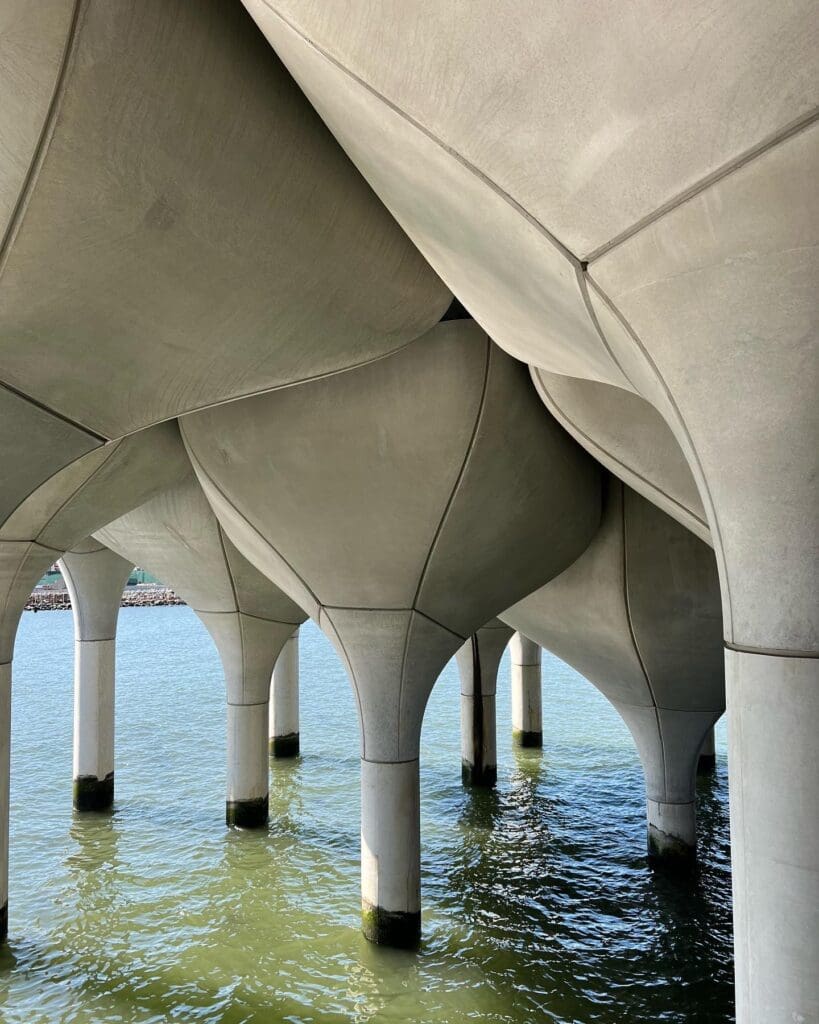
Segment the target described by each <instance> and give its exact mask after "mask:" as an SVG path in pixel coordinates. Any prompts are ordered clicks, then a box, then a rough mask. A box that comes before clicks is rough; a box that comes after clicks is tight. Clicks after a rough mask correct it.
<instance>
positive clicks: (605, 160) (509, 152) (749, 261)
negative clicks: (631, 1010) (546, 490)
mask: <svg viewBox="0 0 819 1024" xmlns="http://www.w3.org/2000/svg"><path fill="white" fill-rule="evenodd" d="M245 2H246V6H247V7H248V9H249V10H250V11H251V13H252V14H253V16H254V17H255V18H256V20H257V22H258V23H259V24H260V26H261V27H262V29H263V30H264V32H265V34H266V35H267V37H268V39H269V40H270V41H271V43H272V44H273V45H274V47H275V48H276V50H277V52H278V53H279V55H280V56H281V57H282V59H283V60H284V61H285V62H286V64H287V65H288V67H289V68H290V70H291V71H292V73H293V74H294V76H295V77H296V79H297V81H299V83H300V84H301V85H302V87H303V88H304V90H305V92H306V94H307V95H308V97H309V98H310V100H311V102H313V104H314V105H315V106H316V108H317V109H318V110H319V112H320V113H321V115H322V117H323V118H324V119H325V121H326V122H327V124H328V125H329V126H330V127H331V129H332V130H333V132H334V134H335V135H336V137H337V138H338V139H339V140H340V141H341V143H342V145H343V146H344V147H345V149H346V150H347V152H348V153H349V155H350V156H351V157H352V159H353V160H354V162H355V163H356V164H357V166H358V167H359V168H360V169H361V170H362V172H363V173H364V174H365V176H366V177H367V178H368V180H369V181H370V182H371V183H372V184H373V187H374V188H375V189H376V191H377V192H378V194H379V195H380V196H381V198H382V199H383V200H384V202H385V203H386V205H387V206H388V207H389V208H390V210H391V211H392V212H393V213H394V215H395V216H396V218H397V219H398V221H399V223H400V224H401V225H402V226H403V227H404V229H405V230H406V231H407V233H408V234H409V235H410V237H412V238H413V240H414V241H415V242H416V244H417V245H418V246H419V248H420V249H421V251H422V252H423V253H424V255H425V256H426V257H427V259H428V260H429V261H430V263H431V264H432V266H433V267H434V268H435V269H436V270H437V271H438V272H439V273H440V274H441V276H442V277H443V279H444V280H445V281H446V282H447V284H448V285H449V286H450V287H451V288H452V289H453V290H454V291H455V293H456V294H457V295H458V298H459V299H460V300H461V301H462V302H463V303H464V304H465V305H466V307H467V308H468V309H469V310H470V312H471V313H472V314H473V315H474V316H475V317H476V319H477V320H478V321H479V322H480V323H481V324H482V326H483V327H484V328H485V329H486V330H487V331H488V332H489V333H490V334H491V335H492V337H493V338H494V339H496V340H497V342H498V344H499V345H501V346H502V347H504V348H506V349H507V350H508V351H510V352H511V353H513V354H514V355H516V356H518V357H519V358H522V359H525V360H526V361H527V362H528V363H530V364H531V365H534V366H537V367H541V368H543V369H545V370H547V371H549V372H552V373H558V374H566V375H569V376H573V377H578V378H587V379H589V380H596V381H602V382H606V383H609V384H613V385H616V386H619V387H622V388H625V389H627V390H628V389H631V390H634V391H637V392H638V393H639V394H641V395H642V396H643V397H644V398H646V399H648V400H649V401H651V402H652V403H653V404H654V405H655V406H656V408H657V409H658V410H659V411H660V412H661V413H662V415H663V416H664V418H665V419H666V421H667V422H668V424H669V426H670V427H671V428H672V430H673V432H674V434H675V436H676V438H677V441H678V442H679V444H680V446H681V448H682V449H683V452H684V454H685V457H686V460H687V461H688V463H689V466H690V467H691V470H692V473H693V474H694V478H695V480H696V482H697V487H698V490H699V493H700V496H701V499H702V501H703V505H704V507H705V511H706V515H707V518H708V523H709V527H710V529H711V532H712V536H713V539H714V544H715V550H716V553H717V558H718V564H719V567H720V578H721V584H722V599H723V621H724V629H725V637H726V639H727V640H728V641H729V642H730V644H732V645H734V646H740V647H744V648H748V649H755V650H759V651H762V652H765V651H779V652H784V653H786V654H788V653H789V654H794V655H800V654H804V653H806V652H807V653H811V652H813V653H815V652H816V650H817V642H819V620H817V615H819V601H817V600H816V595H817V591H819V582H818V581H817V570H816V566H817V559H816V547H815V536H814V531H813V526H812V524H813V510H814V508H815V504H816V499H817V486H818V485H817V479H819V473H817V449H816V445H815V438H816V436H817V431H818V430H819V425H818V424H817V420H816V417H817V415H819V414H818V413H817V411H816V410H817V405H816V402H815V401H814V395H815V392H816V385H817V366H819V359H817V358H816V333H817V332H816V329H815V321H816V288H815V282H816V278H817V273H819V272H818V271H817V267H816V263H815V260H816V252H817V245H816V237H817V235H816V232H817V228H819V195H818V194H817V190H816V189H815V187H813V184H814V181H815V178H816V172H817V167H819V151H818V150H817V136H819V132H817V130H816V127H815V121H816V116H817V106H816V94H817V90H816V82H817V80H819V68H818V67H817V64H818V63H819V59H818V58H817V54H819V47H817V46H816V45H815V31H814V30H813V29H812V25H813V21H814V19H813V17H812V15H813V12H812V8H811V5H810V4H809V3H808V0H794V2H791V3H787V4H784V5H782V4H780V5H774V6H772V5H766V4H762V3H759V2H755V3H754V4H753V5H752V9H750V10H749V9H748V8H747V7H746V6H741V7H740V6H738V5H736V4H733V3H730V2H729V0H709V2H707V3H706V4H705V5H704V6H701V7H700V8H698V17H697V19H696V20H695V21H693V22H692V19H691V17H690V12H687V11H683V10H682V9H681V10H680V11H679V12H677V13H676V14H675V13H674V12H669V11H668V9H667V7H666V6H664V5H656V4H652V3H644V4H641V5H638V7H636V8H633V9H632V8H629V10H628V11H627V12H626V11H624V12H612V11H611V10H609V9H606V11H605V12H599V13H595V12H593V11H589V10H588V9H587V8H586V7H585V6H584V7H578V6H577V5H570V4H558V5H553V6H552V7H551V8H550V9H549V10H548V11H547V10H544V9H543V7H542V5H536V4H534V3H525V4H520V5H517V6H515V7H514V8H512V9H510V8H508V7H507V6H503V5H500V6H499V5H491V4H489V3H488V0H484V2H481V3H479V4H478V5H471V6H470V8H469V12H468V15H465V14H464V12H463V11H461V10H459V9H457V8H442V7H441V6H440V5H435V4H433V3H422V4H420V5H418V4H416V5H403V4H398V3H388V4H384V5H382V6H381V7H379V9H378V11H377V12H376V11H374V10H373V9H372V7H371V5H364V4H353V5H349V6H346V7H345V8H344V9H343V12H342V10H341V9H328V8H327V7H326V5H323V4H319V3H317V2H315V0H245ZM387 25H388V26H389V30H388V31H387V29H386V26H387ZM407 40H410V41H411V43H410V44H409V45H408V44H407ZM391 43H392V45H390V44H391ZM442 47H443V48H445V51H446V52H445V54H442V53H441V48H442ZM453 55H455V56H454V57H453ZM467 55H468V56H467ZM478 55H479V56H478ZM681 95H684V96H685V102H681V101H680V97H681ZM476 210H480V217H476V216H475V211H476Z"/></svg>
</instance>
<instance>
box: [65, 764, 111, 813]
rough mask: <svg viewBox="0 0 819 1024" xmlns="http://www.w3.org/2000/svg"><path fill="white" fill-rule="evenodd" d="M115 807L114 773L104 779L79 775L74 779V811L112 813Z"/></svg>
mask: <svg viewBox="0 0 819 1024" xmlns="http://www.w3.org/2000/svg"><path fill="white" fill-rule="evenodd" d="M113 806H114V773H113V772H109V773H108V774H107V775H106V776H105V778H104V779H98V778H97V777H96V776H95V775H79V776H78V777H77V778H76V779H74V810H76V811H110V810H111V808H112V807H113Z"/></svg>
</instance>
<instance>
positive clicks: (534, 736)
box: [512, 729, 543, 747]
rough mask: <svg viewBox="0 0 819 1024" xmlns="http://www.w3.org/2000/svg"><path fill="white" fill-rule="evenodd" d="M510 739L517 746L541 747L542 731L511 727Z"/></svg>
mask: <svg viewBox="0 0 819 1024" xmlns="http://www.w3.org/2000/svg"><path fill="white" fill-rule="evenodd" d="M512 740H513V741H514V742H515V743H516V744H517V745H518V746H519V747H542V746H543V733H542V732H528V731H527V730H525V729H513V730H512Z"/></svg>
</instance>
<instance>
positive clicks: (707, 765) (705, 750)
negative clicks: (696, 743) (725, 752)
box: [697, 729, 717, 775]
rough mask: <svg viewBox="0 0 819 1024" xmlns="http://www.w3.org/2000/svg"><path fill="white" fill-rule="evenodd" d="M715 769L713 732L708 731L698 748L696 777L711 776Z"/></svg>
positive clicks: (715, 758)
mask: <svg viewBox="0 0 819 1024" xmlns="http://www.w3.org/2000/svg"><path fill="white" fill-rule="evenodd" d="M716 768H717V748H716V743H715V741H714V730H713V729H709V730H708V732H707V733H706V735H705V739H704V740H703V741H702V746H701V747H700V757H699V760H698V761H697V775H713V773H714V772H715V771H716Z"/></svg>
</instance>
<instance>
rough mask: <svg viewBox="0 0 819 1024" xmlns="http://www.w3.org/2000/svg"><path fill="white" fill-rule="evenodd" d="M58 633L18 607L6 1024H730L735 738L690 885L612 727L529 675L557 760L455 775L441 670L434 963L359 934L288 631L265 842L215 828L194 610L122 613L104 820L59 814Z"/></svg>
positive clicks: (321, 737)
mask: <svg viewBox="0 0 819 1024" xmlns="http://www.w3.org/2000/svg"><path fill="white" fill-rule="evenodd" d="M72 644H73V632H72V622H71V616H70V615H69V614H68V613H67V612H41V613H39V614H33V613H26V614H25V615H24V617H23V622H22V625H21V628H20V632H19V635H18V640H17V649H16V657H15V679H14V698H13V738H12V793H11V896H10V903H9V914H10V941H9V948H8V949H7V950H6V951H5V952H3V953H2V954H0V1019H1V1020H2V1021H3V1022H6V1024H46V1022H47V1024H55V1022H60V1024H69V1022H70V1024H92V1022H93V1024H103V1022H104V1024H114V1022H123V1024H160V1022H161V1024H166V1022H172V1021H179V1022H183V1024H194V1022H208V1024H216V1022H218V1024H240V1022H241V1024H262V1022H271V1021H288V1022H293V1024H307V1022H311V1024H312V1022H315V1024H331V1022H339V1024H340V1022H360V1024H364V1022H381V1021H383V1022H398V1021H403V1022H415V1021H418V1022H424V1024H427V1022H429V1024H467V1022H475V1021H480V1022H491V1024H501V1022H503V1024H522V1022H539V1021H546V1022H561V1024H569V1022H572V1024H574V1022H577V1024H592V1022H601V1024H632V1022H635V1024H659V1022H673V1024H726V1022H728V1021H730V1020H732V1014H733V997H732V988H731V986H732V976H731V971H732V962H731V934H730V928H731V922H730V874H729V849H728V814H727V785H726V783H727V778H726V776H727V770H726V763H725V744H724V733H723V729H722V728H721V727H718V730H717V751H718V769H717V775H716V778H715V779H714V780H706V781H704V782H702V783H701V784H700V792H699V801H700V837H701V850H700V853H701V858H700V859H701V867H700V870H699V871H698V872H697V873H696V874H695V875H694V876H693V877H692V878H689V879H679V878H674V877H667V876H665V875H662V874H657V873H656V872H653V871H652V870H651V869H650V868H649V867H648V866H647V864H646V860H645V856H644V852H643V851H644V844H645V817H644V814H645V812H644V792H643V782H642V775H641V772H640V768H639V764H638V761H637V757H636V754H635V751H634V747H633V744H632V741H631V738H630V736H629V734H628V731H627V729H626V728H625V726H624V725H623V724H622V722H621V721H620V719H619V718H618V717H617V715H616V713H615V712H614V710H613V709H612V708H611V707H610V705H609V704H608V703H607V702H606V701H605V700H604V699H603V698H602V697H601V696H600V694H598V692H597V691H596V690H595V689H594V688H593V687H591V686H590V685H589V684H588V683H587V682H585V681H584V680H583V679H581V678H580V677H579V676H577V675H576V674H575V673H574V672H573V671H572V670H571V669H569V668H567V667H566V666H565V665H563V664H562V663H561V662H559V661H557V660H556V659H554V658H552V657H551V656H549V655H544V734H545V743H546V746H545V749H544V751H543V752H542V753H541V752H539V751H520V750H515V749H513V748H512V746H511V742H510V733H511V727H510V709H509V665H508V655H507V656H506V658H505V659H504V663H503V665H502V669H501V674H500V678H499V696H498V737H499V742H498V746H499V750H498V754H499V767H498V788H497V791H496V792H494V793H480V792H474V791H472V792H470V791H466V790H464V789H463V787H462V786H461V781H460V753H459V725H458V710H459V709H458V683H457V675H456V671H455V666H454V663H453V664H451V665H450V666H448V668H447V669H446V671H445V673H444V674H443V676H442V677H441V679H440V681H439V683H438V685H437V687H436V689H435V691H434V693H433V696H432V698H431V701H430V705H429V709H428V711H427V715H426V721H425V726H424V734H423V744H422V761H421V764H422V777H421V784H422V830H423V837H422V857H423V862H422V873H423V881H422V885H423V906H424V943H423V947H422V949H421V950H420V952H418V953H415V954H414V953H404V952H396V951H391V950H385V949H378V948H375V947H373V946H370V945H369V944H368V943H367V942H366V941H365V940H364V939H363V938H362V937H361V935H360V933H359V931H358V924H359V915H358V905H359V878H358V756H357V755H358V739H357V721H356V715H355V708H354V704H353V699H352V694H351V691H350V689H349V686H348V684H347V682H346V678H345V676H344V672H343V669H342V667H341V665H340V663H339V662H338V660H337V658H336V655H335V653H334V651H333V650H332V648H331V647H330V645H329V643H328V642H327V641H326V640H325V639H324V638H323V636H322V635H321V634H320V633H319V631H318V630H317V629H316V628H315V627H314V626H313V625H312V624H311V623H307V624H306V625H305V626H304V627H303V628H302V645H301V673H302V730H301V735H302V751H303V755H302V757H301V758H300V759H298V760H297V761H296V762H280V763H273V764H271V801H270V809H271V824H270V829H269V831H268V832H267V833H262V834H258V833H251V832H239V831H229V830H227V829H226V828H225V825H224V760H225V735H224V733H225V711H224V687H223V683H222V677H221V670H220V666H219V662H218V658H217V656H216V653H215V650H214V648H213V645H212V643H211V641H210V639H209V637H208V635H207V634H206V632H205V630H204V628H203V627H202V626H201V625H200V624H199V622H198V620H197V619H196V617H195V616H194V615H193V613H192V612H191V611H190V610H189V609H187V608H180V607H168V608H129V609H123V610H122V612H121V615H120V629H119V639H118V659H117V672H118V679H117V722H116V728H117V764H116V808H115V811H114V813H113V814H112V815H90V816H88V815H82V816H78V815H76V814H75V813H74V812H73V811H72V808H71V716H72V700H73V698H72V678H71V676H72Z"/></svg>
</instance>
